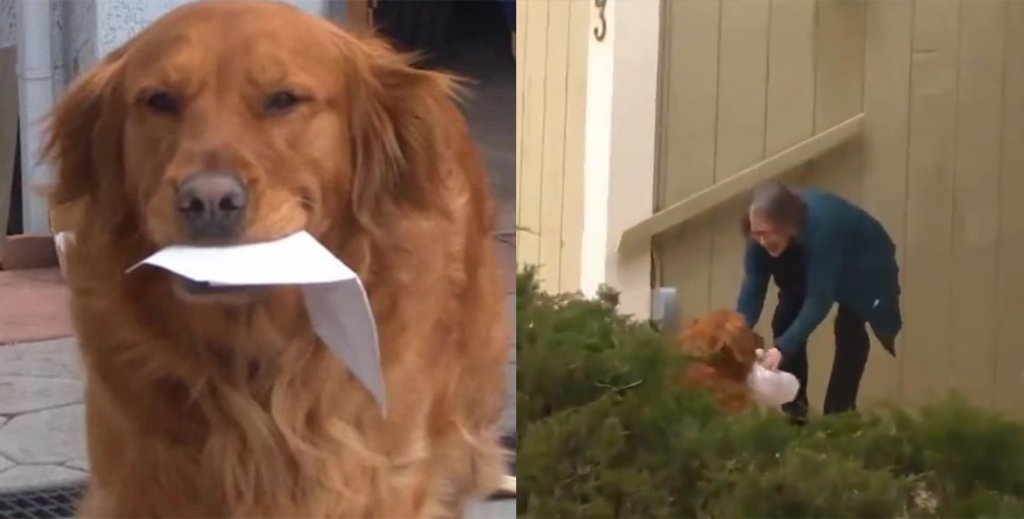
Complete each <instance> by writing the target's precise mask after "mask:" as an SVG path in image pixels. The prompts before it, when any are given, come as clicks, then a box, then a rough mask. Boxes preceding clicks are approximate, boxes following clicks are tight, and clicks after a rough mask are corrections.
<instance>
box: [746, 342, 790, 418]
mask: <svg viewBox="0 0 1024 519" xmlns="http://www.w3.org/2000/svg"><path fill="white" fill-rule="evenodd" d="M763 355H764V352H763V351H762V350H761V349H758V350H757V357H758V359H760V358H761V357H762V356H763ZM747 385H748V386H750V390H751V393H752V394H753V397H754V401H756V402H758V403H759V404H761V405H764V406H769V407H777V406H781V405H782V404H785V403H787V402H792V401H793V399H794V398H796V394H797V391H799V390H800V381H799V380H797V379H796V377H794V376H793V375H792V374H791V373H786V372H785V371H774V370H770V369H767V368H765V367H764V366H762V365H761V364H760V363H755V364H754V369H752V370H751V371H750V374H749V375H748V376H747Z"/></svg>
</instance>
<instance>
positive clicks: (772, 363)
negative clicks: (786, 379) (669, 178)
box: [761, 348, 782, 371]
mask: <svg viewBox="0 0 1024 519" xmlns="http://www.w3.org/2000/svg"><path fill="white" fill-rule="evenodd" d="M781 363H782V352H781V351H779V349H778V348H772V349H770V350H768V351H766V352H764V357H763V358H762V359H761V365H762V366H764V367H765V369H770V370H772V371H778V369H779V364H781Z"/></svg>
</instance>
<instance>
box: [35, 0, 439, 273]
mask: <svg viewBox="0 0 1024 519" xmlns="http://www.w3.org/2000/svg"><path fill="white" fill-rule="evenodd" d="M454 88H455V83H454V80H453V78H451V77H449V76H446V75H444V74H440V73H436V72H430V71H425V70H420V69H416V68H414V67H413V66H412V65H411V63H410V59H409V57H407V56H405V55H401V54H399V53H397V52H395V51H394V50H393V49H392V48H391V47H389V46H388V45H387V44H385V43H384V42H383V41H382V40H380V39H378V38H376V37H374V36H372V35H366V36H357V35H354V34H352V33H348V32H345V31H343V30H341V29H340V28H338V27H335V26H334V25H333V24H331V23H329V22H328V21H326V20H323V19H320V18H317V17H315V16H312V15H308V14H306V13H303V12H302V11H300V10H298V9H296V8H293V7H291V6H288V5H285V4H278V3H269V2H234V1H216V2H201V3H196V4H190V5H187V6H184V7H181V8H179V9H177V10H175V11H173V12H171V13H169V14H168V15H166V16H164V17H163V18H162V19H160V20H158V21H156V22H155V23H154V24H152V25H151V26H149V27H148V28H146V29H145V30H144V31H143V32H141V33H139V34H138V35H137V36H135V37H134V38H132V39H131V40H130V41H129V42H127V43H126V44H124V45H123V46H122V47H120V48H119V49H117V50H116V51H114V52H113V53H111V54H110V55H108V56H107V57H106V58H105V59H104V60H103V61H102V62H101V63H99V64H98V65H97V66H96V67H95V68H94V69H92V70H91V71H90V72H88V73H86V74H85V75H84V76H82V77H81V78H80V79H78V80H77V82H76V83H75V84H74V85H73V86H72V87H71V88H70V90H69V92H68V93H67V95H66V96H65V97H64V98H63V99H62V100H61V102H60V103H59V104H58V106H57V107H56V109H55V111H54V113H53V114H52V120H51V139H50V143H49V147H48V151H49V155H50V156H51V157H52V158H54V159H56V162H57V164H58V170H59V174H58V179H57V185H56V186H55V188H54V191H53V195H52V201H53V202H54V203H56V204H60V203H64V202H69V201H73V200H77V199H81V198H83V197H85V198H87V200H88V206H89V207H90V208H91V211H90V212H91V214H90V215H89V219H90V223H89V224H88V225H95V226H102V227H103V232H105V233H107V234H109V235H114V234H118V235H124V236H125V237H126V239H127V237H129V236H133V237H135V238H134V239H140V240H144V241H145V242H146V245H147V248H149V249H152V250H155V249H156V248H160V247H164V246H167V245H172V244H204V245H205V244H232V243H246V242H256V241H265V240H271V239H276V238H280V237H283V236H285V235H288V234H291V233H293V232H296V231H299V230H308V231H309V232H311V233H312V234H313V235H315V236H317V237H318V238H321V239H323V238H325V236H327V237H329V236H339V235H345V236H349V235H354V234H358V233H360V232H383V230H382V229H379V227H381V226H382V225H383V222H387V221H389V220H394V218H388V216H389V215H394V214H399V213H405V214H408V213H410V212H416V211H422V210H431V209H438V210H442V208H437V207H435V206H436V205H437V204H438V200H439V199H440V198H441V196H440V195H439V194H438V193H437V191H438V190H440V189H442V188H443V185H444V182H443V181H442V179H441V173H442V172H441V171H438V170H437V169H438V168H437V165H438V164H439V163H441V161H440V160H439V157H440V156H441V154H443V153H445V150H446V148H447V147H448V143H447V141H448V140H449V139H450V137H449V136H448V135H446V134H445V133H444V132H445V131H446V125H444V124H439V123H438V120H439V119H442V118H444V117H446V116H447V113H446V111H447V110H451V107H452V104H451V103H452V95H453V89H454ZM335 241H337V240H335ZM137 259H141V258H137Z"/></svg>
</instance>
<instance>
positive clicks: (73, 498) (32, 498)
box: [0, 436, 516, 519]
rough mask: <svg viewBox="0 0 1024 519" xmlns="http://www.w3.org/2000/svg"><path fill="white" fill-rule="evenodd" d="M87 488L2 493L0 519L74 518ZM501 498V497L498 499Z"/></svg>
mask: <svg viewBox="0 0 1024 519" xmlns="http://www.w3.org/2000/svg"><path fill="white" fill-rule="evenodd" d="M502 443H503V444H505V447H506V448H508V449H509V450H510V451H511V456H509V458H510V459H509V460H508V463H509V473H510V474H512V475H515V473H516V456H515V448H516V438H515V436H505V437H503V438H502ZM84 490H85V486H84V485H73V486H61V487H49V488H40V489H32V490H23V491H19V492H12V493H7V494H5V493H0V519H67V518H71V517H74V516H75V505H76V504H77V503H78V500H79V499H80V498H81V497H82V493H83V492H84ZM495 497H499V496H495Z"/></svg>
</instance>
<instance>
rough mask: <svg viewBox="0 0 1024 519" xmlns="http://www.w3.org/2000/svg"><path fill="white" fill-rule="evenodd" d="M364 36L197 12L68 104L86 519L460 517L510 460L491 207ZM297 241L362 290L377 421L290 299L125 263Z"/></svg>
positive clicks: (448, 123)
mask: <svg viewBox="0 0 1024 519" xmlns="http://www.w3.org/2000/svg"><path fill="white" fill-rule="evenodd" d="M455 88H456V82H455V81H454V79H453V78H451V77H449V76H447V75H444V74H441V73H437V72H431V71H424V70H420V69H417V68H414V67H413V66H412V64H411V62H410V58H409V57H407V56H405V55H401V54H398V53H396V52H395V51H394V50H392V48H391V47H390V46H389V45H387V44H385V43H384V42H383V41H382V40H380V39H379V38H377V37H375V36H373V35H356V34H353V33H349V32H346V31H343V30H341V29H340V28H337V27H335V26H334V25H332V24H331V23H330V22H328V21H326V20H323V19H320V18H317V17H314V16H311V15H307V14H305V13H303V12H301V11H300V10H298V9H296V8H293V7H290V6H288V5H284V4H277V3H262V2H260V3H256V2H238V1H222V2H202V3H196V4H190V5H187V6H185V7H181V8H178V9H177V10H175V11H173V12H171V13H169V14H167V15H166V16H164V17H163V18H161V19H160V20H157V21H156V22H155V23H154V24H152V25H151V26H149V27H148V28H147V29H145V30H144V31H143V32H141V33H140V34H138V35H137V36H135V37H134V38H132V39H131V40H130V41H128V42H127V43H126V44H124V45H123V46H122V47H120V48H119V49H117V50H115V51H114V52H112V53H111V54H110V55H108V56H107V57H106V58H105V59H103V60H102V62H100V63H99V64H98V65H97V66H96V67H95V68H94V69H93V70H91V71H89V72H88V73H87V74H85V75H84V76H83V77H81V78H80V79H78V80H77V82H76V83H75V84H74V85H73V86H72V87H71V89H70V91H69V92H68V93H67V94H66V96H65V97H64V98H63V99H62V100H61V101H60V103H59V104H58V106H57V107H56V109H55V112H54V114H53V118H52V121H51V124H52V130H51V131H52V135H51V142H50V145H49V149H48V151H49V156H50V157H52V159H53V160H54V162H55V163H56V165H57V167H58V179H57V183H56V185H55V187H54V191H53V195H52V196H53V203H55V204H62V203H66V202H69V201H73V200H81V201H82V203H83V204H85V207H86V209H85V214H86V217H85V218H83V219H81V220H80V221H79V222H77V223H76V225H75V229H74V231H75V234H76V236H75V238H76V240H75V246H74V247H73V248H72V249H71V250H70V251H69V257H68V276H69V281H68V282H69V285H70V288H71V292H72V312H73V316H74V324H75V327H76V330H77V334H78V339H79V343H80V348H81V353H82V359H83V363H84V369H85V373H86V379H85V380H86V397H85V398H86V400H85V406H86V415H87V442H88V455H89V461H90V465H91V472H92V474H91V482H90V485H89V488H88V491H87V494H86V496H85V497H84V499H83V501H82V503H81V505H80V509H79V514H80V515H81V516H86V517H104V518H110V517H271V516H274V517H296V518H297V517H304V518H313V517H316V518H332V517H382V518H400V517H401V518H414V517H458V516H461V515H462V512H463V509H464V507H465V505H466V504H468V501H469V500H470V499H472V498H475V497H482V496H486V495H488V494H489V493H491V492H492V490H493V489H494V488H496V487H497V486H498V484H499V481H500V479H501V476H502V473H503V470H504V468H503V467H504V463H503V454H504V453H503V452H502V450H501V447H500V443H499V440H498V436H499V434H498V426H499V420H500V414H501V407H502V400H503V398H502V396H503V390H504V382H505V379H504V367H505V363H506V357H507V355H508V346H507V342H506V331H505V329H504V327H505V323H504V317H505V314H504V313H503V306H502V305H503V294H502V289H501V286H500V283H499V274H498V267H497V263H496V258H495V252H494V249H493V247H492V242H491V233H492V226H493V220H494V219H493V216H492V212H493V210H492V200H491V199H490V194H489V190H488V186H487V185H486V177H485V173H484V171H483V166H482V163H481V160H480V158H479V156H478V152H477V150H476V148H475V147H474V144H473V143H472V141H471V140H470V135H469V133H468V129H467V125H466V122H465V120H464V118H463V116H462V113H461V112H460V110H459V108H458V106H457V104H456V101H457V99H456V97H455V96H454V95H453V94H454V92H455ZM299 230H306V231H308V232H309V233H311V234H312V235H313V236H315V237H316V238H317V239H319V240H320V241H321V243H323V244H324V245H325V246H326V247H327V248H328V249H330V250H331V251H332V252H333V253H334V254H335V255H336V256H338V257H339V258H340V259H342V260H343V261H344V262H346V263H347V264H348V265H349V266H351V267H352V268H353V269H354V270H355V271H356V272H357V273H358V274H359V275H360V277H361V279H362V281H363V283H364V285H365V287H366V289H367V292H368V293H369V297H370V302H371V305H372V308H373V312H374V316H375V319H376V322H377V326H378V331H379V336H380V347H381V361H382V364H383V370H384V380H385V384H386V389H387V395H388V413H387V416H386V418H385V417H383V416H382V415H381V413H380V412H379V411H378V408H377V406H376V404H375V401H374V399H373V398H372V396H371V394H370V393H369V392H368V391H367V390H366V389H365V388H364V387H363V386H361V385H360V384H359V383H358V382H357V381H356V379H354V378H353V376H352V375H351V374H350V373H349V372H348V370H347V368H346V366H345V365H344V364H343V363H342V362H341V361H340V360H339V359H337V358H336V357H335V356H333V355H332V354H331V353H330V351H329V350H328V349H327V347H326V346H325V345H324V344H323V343H322V342H321V341H320V340H319V339H318V337H317V336H316V335H315V333H314V331H313V329H312V328H311V325H310V322H309V320H308V317H307V314H306V312H305V308H304V306H303V303H302V298H301V294H300V291H299V290H298V289H297V288H295V287H273V288H268V289H262V290H256V289H250V290H241V291H239V290H232V291H227V290H224V289H211V288H209V287H207V288H203V287H200V286H196V285H195V284H193V283H189V282H185V281H184V280H183V279H181V278H177V277H175V276H173V275H171V274H169V273H167V272H164V271H161V270H159V269H142V270H139V271H133V272H132V273H131V274H130V275H126V274H125V269H127V268H128V267H129V266H131V265H133V264H135V263H136V262H138V261H140V260H141V259H143V258H144V257H146V256H147V255H149V254H151V253H153V252H155V251H156V250H158V249H160V248H163V247H165V246H168V245H172V244H193V245H195V244H200V245H212V244H237V243H249V242H257V241H264V240H272V239H276V238H280V237H283V236H286V235H288V234H291V233H293V232H296V231H299Z"/></svg>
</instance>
